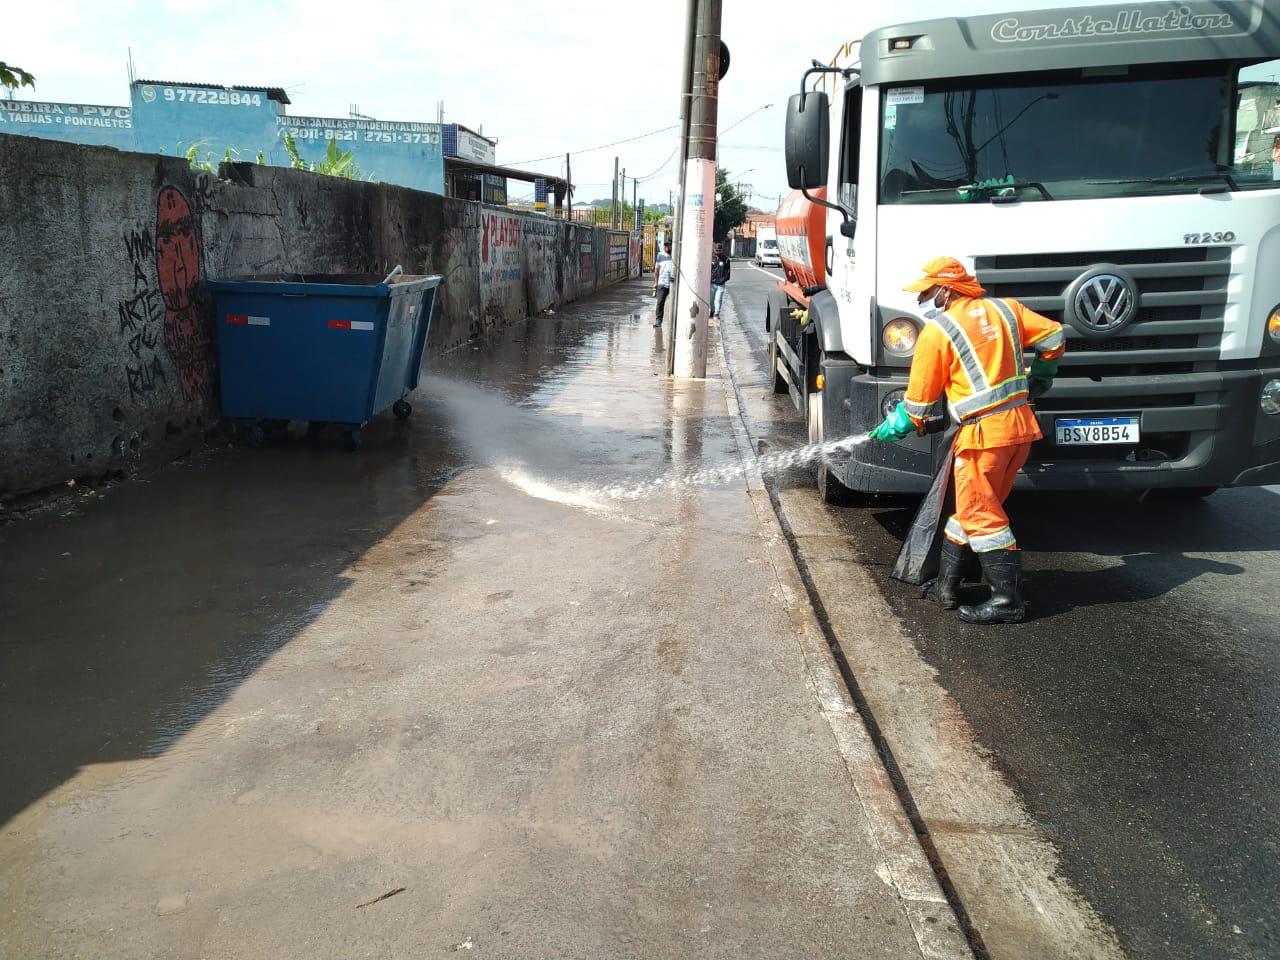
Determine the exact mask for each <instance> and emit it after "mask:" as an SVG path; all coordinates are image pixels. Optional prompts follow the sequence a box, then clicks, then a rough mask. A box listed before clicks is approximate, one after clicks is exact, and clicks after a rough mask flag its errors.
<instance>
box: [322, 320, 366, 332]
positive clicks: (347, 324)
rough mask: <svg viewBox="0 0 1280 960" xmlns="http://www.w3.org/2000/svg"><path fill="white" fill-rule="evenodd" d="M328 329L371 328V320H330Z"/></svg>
mask: <svg viewBox="0 0 1280 960" xmlns="http://www.w3.org/2000/svg"><path fill="white" fill-rule="evenodd" d="M329 329H330V330H372V329H373V321H372V320H330V321H329Z"/></svg>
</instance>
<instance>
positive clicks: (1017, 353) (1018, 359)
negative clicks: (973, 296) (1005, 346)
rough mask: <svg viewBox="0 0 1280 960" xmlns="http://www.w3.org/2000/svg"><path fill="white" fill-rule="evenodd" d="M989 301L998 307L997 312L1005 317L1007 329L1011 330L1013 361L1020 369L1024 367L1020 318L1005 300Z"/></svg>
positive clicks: (988, 301)
mask: <svg viewBox="0 0 1280 960" xmlns="http://www.w3.org/2000/svg"><path fill="white" fill-rule="evenodd" d="M986 302H987V303H989V304H991V305H992V306H993V307H995V308H996V312H997V313H998V314H1000V316H1002V317H1004V325H1005V329H1007V330H1008V331H1009V338H1010V339H1011V340H1012V341H1013V363H1014V366H1015V367H1016V368H1017V369H1018V370H1021V369H1022V335H1021V334H1020V333H1019V326H1018V318H1017V317H1016V316H1015V315H1014V313H1013V309H1012V308H1011V307H1010V306H1009V305H1008V304H1007V303H1005V302H1004V301H1003V300H996V299H991V300H987V301H986Z"/></svg>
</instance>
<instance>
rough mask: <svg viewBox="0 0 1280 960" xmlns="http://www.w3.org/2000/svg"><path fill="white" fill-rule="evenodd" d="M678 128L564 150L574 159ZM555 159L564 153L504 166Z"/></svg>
mask: <svg viewBox="0 0 1280 960" xmlns="http://www.w3.org/2000/svg"><path fill="white" fill-rule="evenodd" d="M679 126H680V124H678V123H673V124H671V126H669V127H662V128H660V129H658V130H650V131H649V132H648V133H641V134H638V135H636V136H634V137H627V138H626V139H625V140H614V141H613V142H612V143H602V144H600V145H599V146H597V147H584V148H583V149H582V150H566V151H565V153H568V154H569V156H571V157H576V156H577V155H578V154H582V153H592V152H594V151H596V150H606V149H608V148H609V147H616V146H618V145H619V144H622V143H634V142H635V141H637V140H643V139H645V138H646V137H655V136H657V135H658V134H660V133H666V132H667V131H669V130H675V129H676V128H677V127H679ZM557 158H559V159H563V158H564V153H553V154H551V156H549V157H536V158H534V159H533V160H517V161H515V162H514V163H508V164H506V166H509V167H520V166H524V164H526V163H541V162H542V161H543V160H555V159H557Z"/></svg>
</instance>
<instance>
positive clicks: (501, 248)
mask: <svg viewBox="0 0 1280 960" xmlns="http://www.w3.org/2000/svg"><path fill="white" fill-rule="evenodd" d="M523 241H524V220H523V218H521V217H516V216H511V215H510V214H504V213H497V212H494V211H491V210H488V209H486V210H484V211H482V212H481V214H480V306H481V309H482V311H483V312H484V313H485V315H486V316H490V317H498V318H515V317H517V316H523V314H524V254H523V252H522V244H523Z"/></svg>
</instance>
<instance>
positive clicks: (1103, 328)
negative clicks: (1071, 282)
mask: <svg viewBox="0 0 1280 960" xmlns="http://www.w3.org/2000/svg"><path fill="white" fill-rule="evenodd" d="M1137 305H1138V295H1137V290H1136V288H1135V287H1134V284H1133V281H1132V280H1130V279H1129V278H1128V277H1123V276H1120V275H1118V274H1115V273H1107V272H1098V273H1092V274H1086V275H1085V276H1083V277H1081V278H1080V279H1079V280H1077V281H1076V283H1075V290H1074V291H1073V293H1072V296H1071V307H1072V313H1073V314H1074V317H1073V320H1074V322H1075V326H1076V327H1077V328H1079V330H1080V332H1081V333H1084V334H1086V335H1092V336H1095V337H1096V336H1108V335H1110V334H1113V333H1115V332H1116V331H1117V330H1119V329H1120V328H1121V327H1123V326H1124V325H1125V324H1126V323H1128V322H1129V320H1130V319H1132V317H1133V313H1134V310H1135V308H1136V307H1137Z"/></svg>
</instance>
